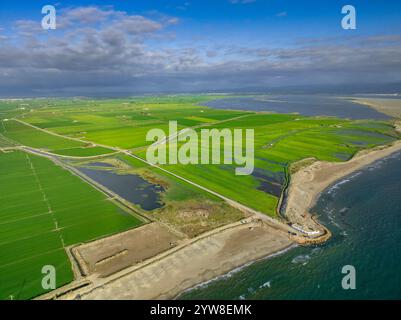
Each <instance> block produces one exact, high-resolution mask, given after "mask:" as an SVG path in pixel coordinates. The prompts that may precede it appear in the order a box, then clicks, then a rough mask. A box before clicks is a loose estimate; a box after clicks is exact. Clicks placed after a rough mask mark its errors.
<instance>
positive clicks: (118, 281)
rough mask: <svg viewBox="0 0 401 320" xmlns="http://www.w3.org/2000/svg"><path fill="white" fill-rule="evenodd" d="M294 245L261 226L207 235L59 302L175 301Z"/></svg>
mask: <svg viewBox="0 0 401 320" xmlns="http://www.w3.org/2000/svg"><path fill="white" fill-rule="evenodd" d="M291 245H293V242H292V241H291V240H290V239H289V238H288V236H287V235H286V233H285V232H282V231H278V230H275V229H274V228H272V227H269V226H267V225H266V224H264V223H263V222H261V221H259V220H252V219H248V220H247V221H243V222H242V223H241V222H239V223H235V224H233V225H232V226H229V227H225V228H222V230H221V231H218V232H214V233H209V234H207V235H205V236H204V237H202V238H200V239H199V240H197V241H194V242H193V243H190V244H187V245H185V246H182V247H181V248H178V249H174V250H172V251H171V252H170V253H167V254H163V255H162V256H161V257H160V258H157V259H153V261H151V262H150V263H147V264H145V265H143V266H140V267H137V268H134V269H133V270H131V271H128V272H127V271H124V273H121V274H120V275H118V274H116V275H115V276H113V277H110V278H109V279H102V280H101V281H99V279H97V280H95V281H93V285H91V286H89V287H87V288H84V289H82V290H80V291H79V292H74V293H71V294H69V295H65V296H63V297H61V299H74V298H77V294H78V293H79V298H80V299H89V300H93V299H94V300H96V299H123V300H132V299H171V298H175V297H176V296H177V295H178V294H180V293H181V292H183V291H185V290H187V289H188V288H192V287H193V286H195V285H197V284H200V283H203V282H206V281H209V280H211V279H213V278H216V277H218V276H221V275H223V274H226V273H228V272H230V271H232V270H233V269H236V268H238V267H240V266H243V265H244V264H247V263H249V262H250V261H255V260H258V259H261V258H264V257H266V256H268V255H271V254H274V253H276V252H279V251H281V250H284V249H286V248H288V247H290V246H291Z"/></svg>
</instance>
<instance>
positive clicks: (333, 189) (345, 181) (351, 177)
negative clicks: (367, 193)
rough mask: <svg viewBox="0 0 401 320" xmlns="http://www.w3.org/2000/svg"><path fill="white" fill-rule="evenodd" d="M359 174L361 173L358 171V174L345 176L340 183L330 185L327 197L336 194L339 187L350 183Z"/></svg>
mask: <svg viewBox="0 0 401 320" xmlns="http://www.w3.org/2000/svg"><path fill="white" fill-rule="evenodd" d="M361 174H362V171H358V172H355V173H353V174H351V175H349V176H347V177H346V178H344V179H341V180H340V181H338V182H336V183H335V184H334V185H332V186H331V187H330V188H329V189H328V191H327V193H328V194H329V195H334V194H335V192H336V191H337V190H338V189H340V187H341V186H342V185H344V184H346V183H348V182H350V181H352V180H353V179H354V178H356V177H358V176H360V175H361Z"/></svg>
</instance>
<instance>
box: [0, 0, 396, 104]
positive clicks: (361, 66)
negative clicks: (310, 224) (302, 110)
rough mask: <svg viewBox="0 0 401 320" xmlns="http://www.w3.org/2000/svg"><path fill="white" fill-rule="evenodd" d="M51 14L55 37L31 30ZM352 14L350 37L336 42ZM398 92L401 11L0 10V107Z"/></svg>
mask: <svg viewBox="0 0 401 320" xmlns="http://www.w3.org/2000/svg"><path fill="white" fill-rule="evenodd" d="M47 4H50V5H54V6H55V8H56V10H57V29H56V30H43V29H42V27H41V20H42V17H43V15H42V13H41V10H42V6H44V5H47ZM345 4H353V5H354V6H355V8H356V13H357V29H356V30H343V29H342V27H341V19H342V17H343V15H342V14H341V8H342V6H343V5H345ZM393 82H401V1H399V0H387V1H383V0H349V1H337V0H329V1H317V0H304V1H290V0H130V1H108V0H103V1H98V0H91V1H85V0H82V1H72V0H66V1H63V0H60V1H59V2H57V3H51V2H49V1H18V0H13V1H10V0H1V2H0V96H2V97H11V96H57V95H88V96H91V95H105V96H107V95H119V94H120V95H129V94H135V93H144V92H166V91H167V92H191V91H211V90H214V91H216V90H217V91H218V90H221V91H228V90H235V89H245V90H246V89H247V88H275V87H281V86H308V85H348V84H349V85H352V84H366V85H372V84H378V85H380V84H386V83H393Z"/></svg>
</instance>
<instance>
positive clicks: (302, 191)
mask: <svg viewBox="0 0 401 320" xmlns="http://www.w3.org/2000/svg"><path fill="white" fill-rule="evenodd" d="M400 150H401V141H399V140H398V141H396V142H394V143H393V144H391V145H390V146H381V147H377V148H374V149H371V150H363V151H361V152H359V153H358V154H356V155H355V156H354V157H353V158H352V159H351V160H349V161H347V162H340V163H333V162H324V161H316V162H314V163H312V164H311V165H309V166H307V167H305V168H303V169H301V170H299V171H298V172H296V173H295V174H293V175H292V177H291V182H290V185H289V192H288V198H287V206H286V210H285V215H286V216H287V217H288V219H289V220H290V221H291V222H293V223H298V224H301V225H304V226H310V227H311V228H319V225H318V223H317V222H316V221H315V220H314V219H313V217H312V215H311V214H310V209H311V208H312V207H313V206H314V205H315V203H316V201H317V199H318V198H319V196H320V194H321V193H322V192H323V191H324V190H325V189H326V188H328V187H329V186H330V185H332V184H333V183H335V182H336V181H338V180H340V179H342V178H344V177H346V176H348V175H350V174H352V173H353V172H355V171H357V170H359V169H362V168H363V167H365V166H367V165H369V164H372V163H373V162H375V161H377V160H379V159H382V158H384V157H386V156H389V155H391V154H392V153H394V152H397V151H400Z"/></svg>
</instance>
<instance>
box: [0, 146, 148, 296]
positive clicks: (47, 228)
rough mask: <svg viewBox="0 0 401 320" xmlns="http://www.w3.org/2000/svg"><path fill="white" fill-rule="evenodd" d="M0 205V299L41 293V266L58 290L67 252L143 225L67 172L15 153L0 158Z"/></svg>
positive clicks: (67, 269) (65, 277) (67, 271)
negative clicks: (52, 274) (51, 272)
mask: <svg viewBox="0 0 401 320" xmlns="http://www.w3.org/2000/svg"><path fill="white" fill-rule="evenodd" d="M22 181H23V183H22ZM0 203H1V205H0V252H1V255H0V299H12V298H13V299H25V298H31V297H34V296H36V295H39V294H41V293H44V290H43V289H42V288H41V279H42V274H41V268H42V266H44V265H53V266H54V267H56V270H57V285H58V286H60V285H63V284H66V283H68V282H70V281H72V279H73V274H72V271H71V263H70V262H69V259H68V257H67V255H66V252H65V247H67V246H70V245H73V244H76V243H80V242H86V241H89V240H92V239H96V238H99V237H102V236H105V235H109V234H113V233H117V232H120V231H123V230H126V229H129V228H132V227H135V226H138V225H140V224H141V222H140V220H138V219H137V218H135V217H133V216H131V215H129V214H127V213H126V212H124V211H122V209H120V208H118V207H117V206H116V205H115V204H113V203H112V202H110V201H109V200H107V199H106V197H105V196H104V195H103V194H102V193H100V192H98V191H97V190H95V189H93V188H92V187H91V186H89V185H87V184H86V183H85V182H83V181H81V180H80V179H79V178H78V177H76V176H74V175H72V174H71V173H70V172H69V171H66V170H64V169H62V168H61V167H59V166H56V165H55V164H53V163H52V162H51V161H49V160H47V159H44V158H41V157H37V156H33V155H29V154H26V153H23V152H17V151H15V152H10V153H0Z"/></svg>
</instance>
